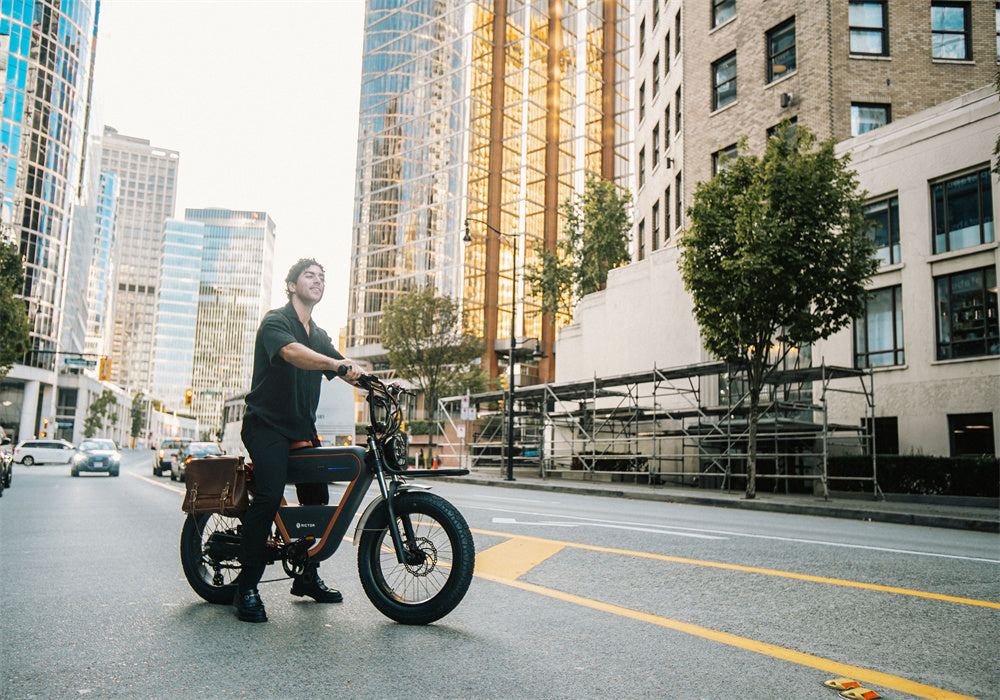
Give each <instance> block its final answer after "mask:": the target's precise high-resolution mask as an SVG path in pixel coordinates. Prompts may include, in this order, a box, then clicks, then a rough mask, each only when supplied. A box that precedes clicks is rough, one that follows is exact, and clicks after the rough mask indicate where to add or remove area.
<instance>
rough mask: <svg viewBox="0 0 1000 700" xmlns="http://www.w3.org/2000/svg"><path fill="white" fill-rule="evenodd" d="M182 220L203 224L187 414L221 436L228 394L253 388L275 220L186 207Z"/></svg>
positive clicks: (251, 213)
mask: <svg viewBox="0 0 1000 700" xmlns="http://www.w3.org/2000/svg"><path fill="white" fill-rule="evenodd" d="M184 218H185V219H186V220H187V221H189V222H192V221H193V222H198V223H201V224H203V225H204V243H203V246H202V260H201V281H200V283H199V286H198V290H199V291H198V316H197V320H196V322H195V333H194V341H195V342H194V363H193V369H192V375H191V389H192V390H193V392H194V399H193V406H192V408H191V409H188V410H189V411H191V412H193V414H194V415H195V417H197V418H198V422H199V423H200V424H201V426H202V429H203V430H206V429H207V430H210V431H212V432H218V431H220V430H221V429H222V405H223V401H224V400H225V398H226V396H229V395H231V394H237V393H240V392H243V391H247V390H248V389H249V388H250V378H251V373H252V371H253V345H254V338H255V336H256V333H257V326H258V325H259V324H260V320H261V318H262V317H263V316H264V313H265V312H266V311H267V310H268V308H269V306H270V300H271V276H272V272H273V266H274V221H272V220H271V217H270V216H268V215H267V213H266V212H262V211H233V210H230V209H187V210H185V213H184Z"/></svg>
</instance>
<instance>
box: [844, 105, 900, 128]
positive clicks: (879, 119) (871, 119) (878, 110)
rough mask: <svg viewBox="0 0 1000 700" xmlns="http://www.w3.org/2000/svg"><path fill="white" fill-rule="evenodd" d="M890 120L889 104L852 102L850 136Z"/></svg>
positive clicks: (877, 126) (883, 124)
mask: <svg viewBox="0 0 1000 700" xmlns="http://www.w3.org/2000/svg"><path fill="white" fill-rule="evenodd" d="M890 121H892V116H891V112H890V109H889V105H881V104H871V103H863V102H854V103H852V104H851V136H858V135H859V134H864V133H866V132H869V131H871V130H872V129H877V128H879V127H880V126H885V125H886V124H888V123H889V122H890Z"/></svg>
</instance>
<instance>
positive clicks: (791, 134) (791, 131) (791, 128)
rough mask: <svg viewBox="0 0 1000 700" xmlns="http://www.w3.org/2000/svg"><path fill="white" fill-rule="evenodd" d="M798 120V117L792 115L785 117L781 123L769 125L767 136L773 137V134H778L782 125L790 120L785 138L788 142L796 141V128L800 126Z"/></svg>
mask: <svg viewBox="0 0 1000 700" xmlns="http://www.w3.org/2000/svg"><path fill="white" fill-rule="evenodd" d="M798 121H799V118H798V117H790V118H788V119H783V120H782V121H781V122H780V123H778V124H775V125H774V126H770V127H768V128H767V138H771V137H772V136H777V135H778V129H780V128H781V125H782V124H783V123H785V122H788V131H786V132H785V138H786V139H787V140H788V143H795V130H796V129H797V128H798V126H797V124H798Z"/></svg>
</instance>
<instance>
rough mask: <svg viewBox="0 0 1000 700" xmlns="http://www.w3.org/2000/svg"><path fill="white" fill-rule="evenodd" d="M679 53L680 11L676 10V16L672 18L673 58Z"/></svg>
mask: <svg viewBox="0 0 1000 700" xmlns="http://www.w3.org/2000/svg"><path fill="white" fill-rule="evenodd" d="M680 52H681V11H680V10H677V16H676V17H674V56H677V55H678V54H680Z"/></svg>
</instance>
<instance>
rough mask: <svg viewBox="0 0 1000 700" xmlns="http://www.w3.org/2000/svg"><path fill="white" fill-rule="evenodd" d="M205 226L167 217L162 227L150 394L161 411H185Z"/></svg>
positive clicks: (192, 357)
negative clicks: (156, 399)
mask: <svg viewBox="0 0 1000 700" xmlns="http://www.w3.org/2000/svg"><path fill="white" fill-rule="evenodd" d="M204 243H205V225H204V224H202V223H199V222H196V221H177V220H175V219H167V222H166V224H164V227H163V250H162V253H161V257H160V259H161V261H162V262H161V265H160V284H159V286H158V287H157V290H156V323H155V329H156V330H155V333H154V338H155V340H154V343H153V396H154V397H155V398H158V399H160V400H161V401H162V402H163V407H164V410H166V411H177V412H179V413H186V412H187V408H186V407H185V405H184V398H185V392H186V391H187V390H188V389H190V388H191V376H192V374H191V373H192V368H193V366H194V341H195V323H196V321H197V318H198V295H199V289H200V286H201V267H202V255H203V252H204Z"/></svg>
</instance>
